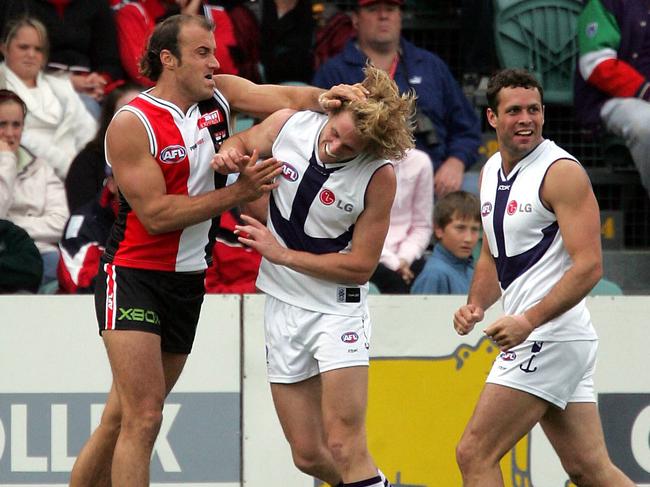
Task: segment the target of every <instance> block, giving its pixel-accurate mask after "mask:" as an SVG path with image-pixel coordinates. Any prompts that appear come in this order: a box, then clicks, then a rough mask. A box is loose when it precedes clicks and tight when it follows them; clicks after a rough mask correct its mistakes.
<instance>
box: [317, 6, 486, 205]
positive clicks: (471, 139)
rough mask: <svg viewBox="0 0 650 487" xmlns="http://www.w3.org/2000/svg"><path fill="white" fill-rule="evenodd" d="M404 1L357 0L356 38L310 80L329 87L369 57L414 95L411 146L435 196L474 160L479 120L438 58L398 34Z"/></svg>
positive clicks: (350, 79)
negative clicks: (428, 169)
mask: <svg viewBox="0 0 650 487" xmlns="http://www.w3.org/2000/svg"><path fill="white" fill-rule="evenodd" d="M403 4H404V1H403V0H358V1H357V9H356V11H355V12H353V14H352V21H353V23H354V25H355V27H356V29H357V37H356V39H352V40H350V41H349V42H348V43H347V44H346V46H345V49H344V50H343V52H342V53H341V54H339V55H338V56H334V57H333V58H331V59H330V60H329V61H327V62H326V63H325V64H324V65H323V66H321V68H320V69H319V70H318V71H317V72H316V75H315V77H314V81H313V84H314V85H316V86H320V87H330V86H333V85H335V84H337V83H356V82H358V81H361V80H362V79H363V67H364V65H365V63H366V61H367V60H368V59H369V60H370V61H372V63H373V64H374V65H375V66H377V67H378V68H380V69H383V70H385V71H387V72H388V73H389V74H390V75H391V77H392V78H393V79H394V80H395V82H396V83H397V85H398V86H399V88H400V91H402V92H405V91H408V90H414V91H415V92H416V94H417V96H418V98H417V109H418V112H417V116H416V124H417V125H416V130H415V136H416V147H417V148H418V149H421V150H423V151H424V152H426V153H427V154H428V155H429V157H430V158H431V161H432V162H433V166H434V171H435V174H434V188H435V195H436V198H440V197H442V196H444V195H445V194H447V193H449V192H451V191H456V190H458V189H460V188H461V185H462V183H463V177H464V173H465V170H466V169H467V168H468V167H470V166H471V165H472V164H474V163H475V162H476V160H477V158H478V147H479V145H480V141H481V134H480V124H479V120H478V117H477V116H476V114H475V113H474V109H473V108H472V107H471V105H470V104H469V102H468V101H467V99H466V98H465V96H464V94H463V91H462V90H461V88H460V86H459V84H458V83H457V82H456V80H455V79H454V78H453V76H452V74H451V72H450V71H449V68H448V67H447V65H446V64H445V63H444V61H442V60H441V59H440V58H439V57H438V56H436V55H435V54H433V53H430V52H428V51H426V50H424V49H420V48H418V47H416V46H414V45H413V44H411V43H410V42H408V41H407V40H406V39H404V38H403V37H402V36H401V29H402V11H401V8H402V6H403Z"/></svg>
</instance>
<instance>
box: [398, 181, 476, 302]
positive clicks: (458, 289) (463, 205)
mask: <svg viewBox="0 0 650 487" xmlns="http://www.w3.org/2000/svg"><path fill="white" fill-rule="evenodd" d="M480 230H481V214H480V210H479V202H478V198H477V197H476V195H474V194H472V193H468V192H466V191H454V192H453V193H449V194H448V195H446V196H444V197H443V198H442V199H440V200H439V201H438V202H437V203H436V209H435V211H434V232H435V235H436V240H437V244H436V245H435V247H434V248H433V254H431V256H430V257H429V258H428V259H427V263H426V265H425V266H424V269H423V270H422V272H421V273H420V275H419V276H418V277H417V279H415V282H414V283H413V287H412V288H411V293H412V294H467V293H468V292H469V286H470V283H471V282H472V275H473V274H474V259H473V258H472V252H473V251H474V247H475V246H476V242H478V238H479V232H480Z"/></svg>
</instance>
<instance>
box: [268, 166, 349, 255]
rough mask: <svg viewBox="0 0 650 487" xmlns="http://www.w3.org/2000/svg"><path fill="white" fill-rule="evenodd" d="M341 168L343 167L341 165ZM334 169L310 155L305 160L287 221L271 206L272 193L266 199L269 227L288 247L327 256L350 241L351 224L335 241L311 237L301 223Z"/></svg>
mask: <svg viewBox="0 0 650 487" xmlns="http://www.w3.org/2000/svg"><path fill="white" fill-rule="evenodd" d="M341 167H343V166H341ZM341 167H338V168H332V169H326V168H323V167H321V166H319V164H318V163H317V162H316V156H315V155H314V154H312V156H311V159H310V160H309V167H308V168H307V170H306V171H305V174H304V175H303V177H302V179H301V181H300V186H298V190H297V191H296V196H295V198H294V200H293V204H292V205H291V214H290V215H289V219H288V220H287V219H286V218H284V217H283V216H282V214H281V213H280V210H279V209H278V207H277V205H276V204H275V198H274V197H273V193H271V197H270V200H269V213H270V216H271V221H272V222H273V227H274V228H275V231H276V232H277V233H278V235H279V236H280V237H282V240H284V243H285V244H286V245H287V247H288V248H290V249H292V250H300V251H303V252H311V253H312V254H328V253H332V252H340V251H341V250H343V249H344V248H345V247H347V245H348V243H350V240H352V231H353V230H354V225H352V226H350V228H348V230H347V231H346V232H344V233H342V234H341V235H339V236H338V237H335V238H319V237H311V236H309V235H307V234H306V233H305V222H306V221H307V216H308V215H309V208H310V207H311V205H312V203H313V201H314V200H315V199H316V198H318V194H319V193H320V190H321V189H322V187H323V184H325V181H327V179H328V178H329V176H330V174H332V173H333V172H335V171H337V170H338V169H341Z"/></svg>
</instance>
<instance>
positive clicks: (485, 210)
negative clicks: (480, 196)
mask: <svg viewBox="0 0 650 487" xmlns="http://www.w3.org/2000/svg"><path fill="white" fill-rule="evenodd" d="M491 212H492V203H490V202H489V201H486V202H485V203H483V206H481V216H488V215H489V214H490V213H491Z"/></svg>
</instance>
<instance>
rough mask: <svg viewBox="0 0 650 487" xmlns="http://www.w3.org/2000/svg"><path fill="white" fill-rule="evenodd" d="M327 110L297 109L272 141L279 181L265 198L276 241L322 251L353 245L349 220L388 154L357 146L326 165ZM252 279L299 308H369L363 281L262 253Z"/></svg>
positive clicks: (344, 311) (356, 312)
mask: <svg viewBox="0 0 650 487" xmlns="http://www.w3.org/2000/svg"><path fill="white" fill-rule="evenodd" d="M326 122H327V116H326V115H323V114H319V113H314V112H308V111H305V112H297V113H295V114H294V115H293V116H291V117H290V118H289V120H288V121H287V122H286V123H285V125H284V127H282V130H281V131H280V133H279V134H278V137H277V139H276V140H275V142H274V144H273V157H275V158H277V159H278V160H280V161H282V162H283V163H284V166H283V169H282V176H281V177H278V181H279V183H280V184H279V186H278V187H277V188H276V189H274V190H273V192H272V193H271V195H270V198H269V212H268V220H267V225H268V227H269V230H270V231H271V233H273V235H275V236H276V238H277V239H278V241H279V242H280V243H281V245H284V246H285V247H288V248H290V249H293V250H299V251H305V252H311V253H313V254H326V253H332V252H341V253H347V252H349V251H350V248H351V242H352V232H353V231H354V224H355V222H356V221H357V218H358V217H359V215H360V214H361V212H362V211H363V208H364V198H365V194H366V188H367V186H368V184H369V182H370V179H371V178H372V176H373V174H374V173H375V171H377V169H379V168H380V167H382V166H384V165H386V164H390V162H388V161H386V160H383V159H380V160H377V159H376V158H373V157H371V156H368V155H365V154H361V155H359V156H358V157H356V158H354V159H352V160H350V161H347V162H343V163H336V164H327V165H324V164H323V163H322V162H321V161H320V159H319V158H318V137H319V135H320V132H321V130H322V128H323V126H324V125H325V123H326ZM257 287H258V288H259V289H260V290H262V291H263V292H265V293H267V294H270V295H271V296H273V297H275V298H277V299H279V300H280V301H284V302H286V303H289V304H291V305H294V306H298V307H300V308H304V309H308V310H312V311H317V312H321V313H328V314H335V315H336V314H338V315H349V316H362V315H364V314H367V312H368V310H367V304H366V297H367V294H368V284H367V283H366V284H364V285H363V286H359V285H355V284H349V283H336V282H332V281H326V280H323V279H318V278H316V277H312V276H308V275H306V274H302V273H299V272H296V271H294V270H292V269H290V268H288V267H285V266H280V265H275V264H272V263H270V262H269V261H268V260H266V259H264V258H263V259H262V263H261V265H260V271H259V275H258V278H257Z"/></svg>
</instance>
